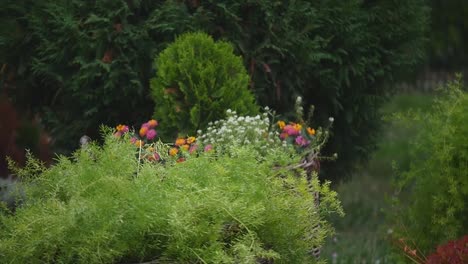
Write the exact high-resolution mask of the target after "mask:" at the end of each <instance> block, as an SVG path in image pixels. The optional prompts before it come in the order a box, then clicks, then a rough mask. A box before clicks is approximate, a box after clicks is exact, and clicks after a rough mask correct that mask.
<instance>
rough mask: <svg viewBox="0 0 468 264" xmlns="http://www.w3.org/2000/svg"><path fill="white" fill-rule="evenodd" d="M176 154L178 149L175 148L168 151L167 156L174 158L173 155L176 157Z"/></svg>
mask: <svg viewBox="0 0 468 264" xmlns="http://www.w3.org/2000/svg"><path fill="white" fill-rule="evenodd" d="M177 153H179V149H177V148H171V149H170V150H169V155H171V156H175V155H177Z"/></svg>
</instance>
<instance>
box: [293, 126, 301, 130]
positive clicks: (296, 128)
mask: <svg viewBox="0 0 468 264" xmlns="http://www.w3.org/2000/svg"><path fill="white" fill-rule="evenodd" d="M293 127H294V130H296V131H301V129H302V125H301V124H294V126H293Z"/></svg>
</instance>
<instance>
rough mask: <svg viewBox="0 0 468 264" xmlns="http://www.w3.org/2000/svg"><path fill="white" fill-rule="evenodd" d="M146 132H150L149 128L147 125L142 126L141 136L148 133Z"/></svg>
mask: <svg viewBox="0 0 468 264" xmlns="http://www.w3.org/2000/svg"><path fill="white" fill-rule="evenodd" d="M146 132H148V128H147V127H145V126H144V127H141V128H140V136H141V137H144V136H145V135H146Z"/></svg>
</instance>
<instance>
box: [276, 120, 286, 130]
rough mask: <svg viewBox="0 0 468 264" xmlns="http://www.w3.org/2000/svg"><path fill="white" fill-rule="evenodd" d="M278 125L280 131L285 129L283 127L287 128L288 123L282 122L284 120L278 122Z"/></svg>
mask: <svg viewBox="0 0 468 264" xmlns="http://www.w3.org/2000/svg"><path fill="white" fill-rule="evenodd" d="M277 124H278V126H279V128H280V129H283V127H284V126H286V123H285V122H284V121H282V120H280V121H278V123H277Z"/></svg>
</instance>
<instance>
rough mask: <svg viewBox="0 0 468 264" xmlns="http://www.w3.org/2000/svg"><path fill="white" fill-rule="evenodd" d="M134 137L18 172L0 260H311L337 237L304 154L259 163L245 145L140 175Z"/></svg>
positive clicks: (328, 198)
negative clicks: (18, 195)
mask: <svg viewBox="0 0 468 264" xmlns="http://www.w3.org/2000/svg"><path fill="white" fill-rule="evenodd" d="M128 139H129V138H126V139H125V140H121V139H117V138H115V137H114V136H112V135H109V136H107V138H106V140H105V143H104V146H103V147H99V146H97V145H94V144H89V145H86V147H85V148H82V149H81V150H78V151H77V152H76V153H75V154H74V155H73V157H72V158H70V159H69V158H65V157H60V158H59V160H58V162H57V164H56V165H54V166H52V167H51V168H49V169H45V168H43V167H42V166H41V165H40V164H39V163H37V161H35V160H32V159H30V160H29V162H28V164H27V166H26V168H24V169H21V170H18V171H17V174H18V175H19V176H21V178H22V181H23V188H24V190H25V197H26V198H25V199H23V200H22V205H21V206H20V207H18V208H17V209H16V211H15V212H10V211H8V210H7V209H1V210H0V262H2V263H134V262H144V261H149V260H157V261H158V263H259V262H262V261H273V260H274V263H314V261H315V260H314V259H313V257H312V256H311V255H310V254H309V250H310V248H311V246H312V245H320V244H322V243H323V239H324V238H325V237H326V236H327V235H329V234H330V233H331V228H330V226H329V225H328V224H327V222H326V221H325V220H324V217H325V216H326V215H328V214H330V213H334V212H338V213H341V207H340V205H339V202H338V200H337V199H336V193H334V192H333V191H331V190H330V188H329V184H328V183H325V184H320V183H319V181H318V179H317V176H316V175H314V176H313V178H312V180H311V181H310V182H309V181H307V180H306V178H305V175H304V172H302V173H301V172H300V171H294V170H291V169H288V168H287V165H289V164H293V163H296V162H298V158H299V157H297V156H294V155H290V153H287V152H284V151H283V150H282V148H276V147H272V148H270V151H268V154H266V155H264V156H263V157H262V161H261V162H260V161H259V159H258V156H257V154H256V152H255V151H252V149H251V148H249V147H248V146H244V147H240V146H239V147H238V148H237V150H236V151H233V152H231V153H230V154H231V155H229V156H227V155H218V156H215V155H212V154H210V152H209V153H206V154H202V155H200V156H199V157H197V158H192V159H188V160H187V161H185V162H183V163H171V164H166V165H162V164H161V163H151V162H148V163H143V164H142V165H141V166H140V170H139V172H138V175H136V173H135V172H136V168H137V164H138V160H137V158H136V155H135V153H136V152H137V149H136V148H135V146H134V145H132V144H129V143H128V141H127V140H128ZM311 190H314V191H318V192H319V193H320V196H321V198H322V201H323V202H322V203H321V204H320V206H318V205H315V204H314V197H313V196H312V194H311V193H310V191H311ZM317 224H320V226H319V227H317Z"/></svg>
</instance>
